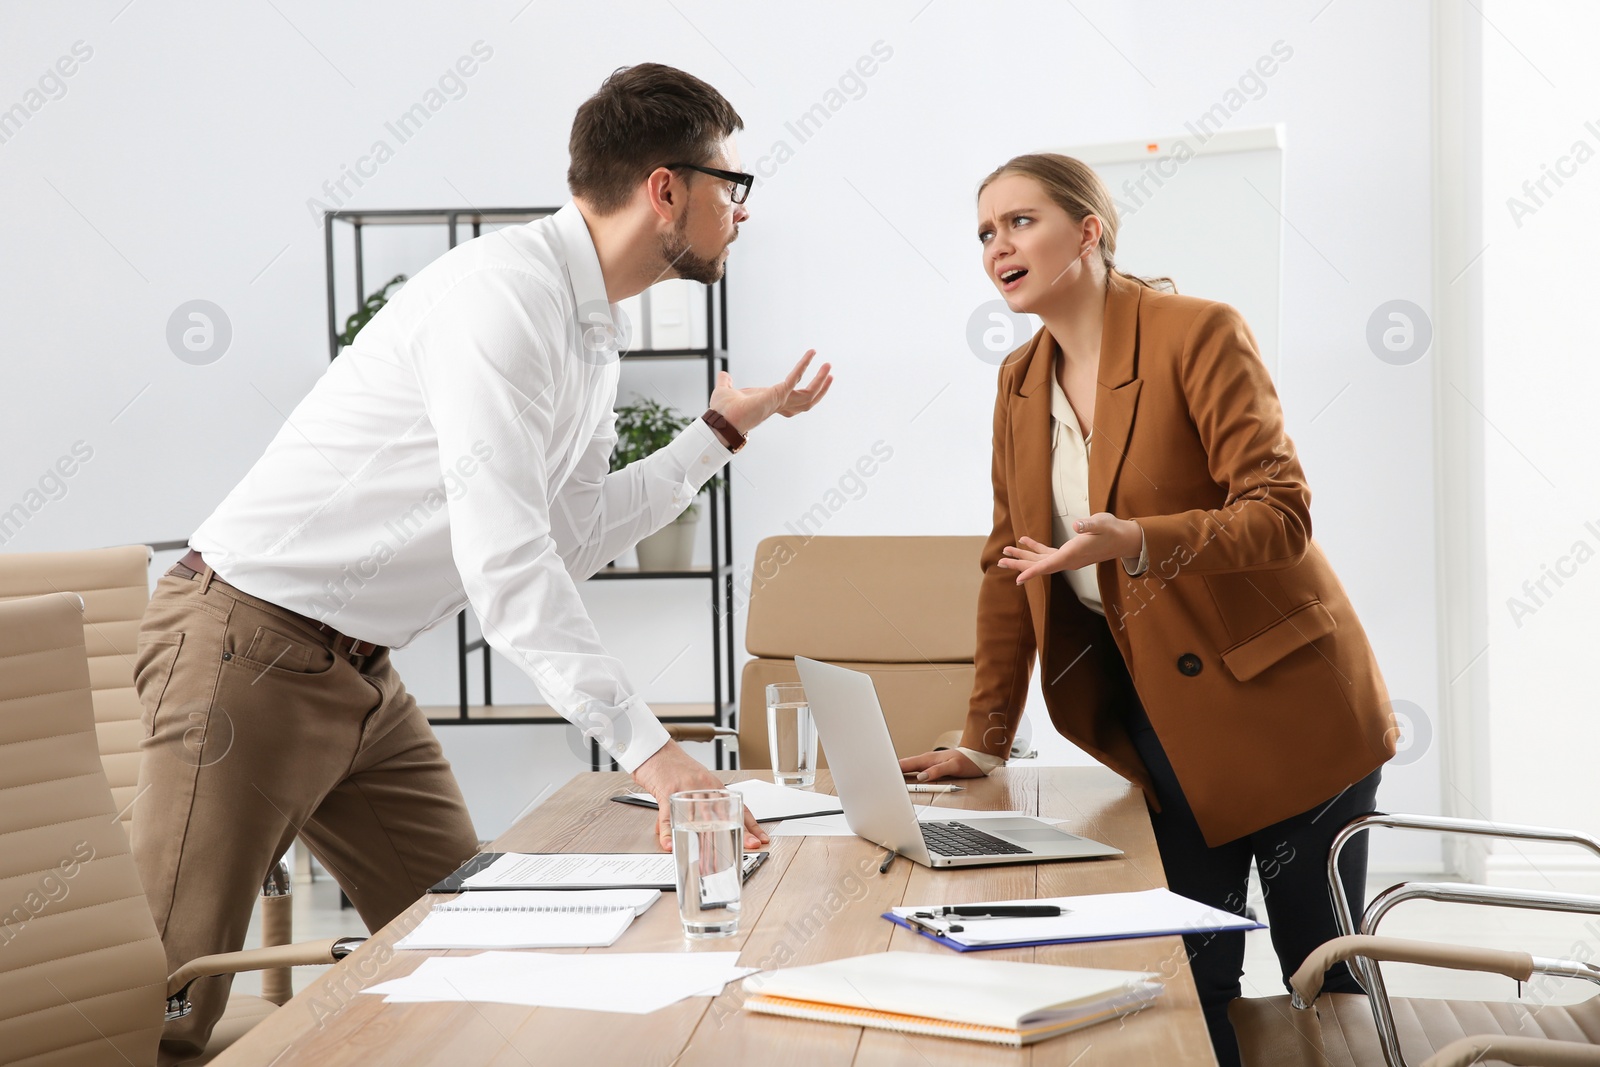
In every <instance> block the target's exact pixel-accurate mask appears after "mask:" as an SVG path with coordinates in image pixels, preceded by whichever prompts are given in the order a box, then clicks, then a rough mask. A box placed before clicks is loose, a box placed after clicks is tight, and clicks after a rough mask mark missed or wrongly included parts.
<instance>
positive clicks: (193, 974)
mask: <svg viewBox="0 0 1600 1067" xmlns="http://www.w3.org/2000/svg"><path fill="white" fill-rule="evenodd" d="M364 941H366V938H364V937H329V938H324V939H323V940H321V941H302V942H300V943H299V944H298V945H276V946H273V947H271V948H253V949H246V950H244V951H242V952H219V953H216V954H215V955H212V956H201V957H200V958H199V959H195V960H190V961H189V962H188V963H186V964H184V965H183V966H182V967H179V968H178V969H177V970H176V971H173V972H172V976H171V977H170V978H168V979H167V997H168V998H169V999H170V998H172V997H176V996H179V995H181V994H182V993H183V991H184V990H186V989H188V988H189V985H190V983H192V982H193V981H194V980H195V979H196V978H208V977H210V976H212V975H216V974H238V973H240V972H241V971H260V970H265V969H267V968H269V967H304V966H312V965H316V964H326V963H337V962H339V961H340V960H342V959H344V958H345V957H346V956H348V955H350V953H352V952H354V951H355V950H356V948H357V947H359V946H360V945H361V944H362V942H364Z"/></svg>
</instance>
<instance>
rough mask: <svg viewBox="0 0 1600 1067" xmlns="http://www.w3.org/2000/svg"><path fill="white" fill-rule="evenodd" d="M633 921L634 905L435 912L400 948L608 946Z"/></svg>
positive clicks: (424, 920) (423, 921)
mask: <svg viewBox="0 0 1600 1067" xmlns="http://www.w3.org/2000/svg"><path fill="white" fill-rule="evenodd" d="M632 922H633V909H632V908H614V909H611V910H609V911H585V912H570V911H501V910H498V909H497V910H489V911H437V910H435V911H431V912H429V913H428V914H427V915H425V916H423V918H422V921H421V922H419V923H418V924H417V926H416V929H414V930H412V931H411V932H410V933H409V934H407V935H406V936H404V937H402V938H401V939H400V940H399V941H396V942H395V945H394V947H395V948H399V949H423V948H428V949H448V948H483V949H493V948H604V947H606V946H607V945H611V944H614V943H615V942H616V940H617V938H619V937H621V936H622V931H624V930H626V929H627V928H628V925H629V924H630V923H632Z"/></svg>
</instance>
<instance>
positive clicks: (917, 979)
mask: <svg viewBox="0 0 1600 1067" xmlns="http://www.w3.org/2000/svg"><path fill="white" fill-rule="evenodd" d="M1163 988H1164V987H1163V986H1162V984H1161V982H1160V981H1158V980H1157V979H1156V976H1155V975H1153V974H1149V973H1146V972H1143V971H1109V970H1100V969H1096V968H1089V967H1055V966H1046V965H1044V964H1039V963H1014V962H1011V961H1009V960H979V959H973V958H971V957H966V956H934V955H929V954H928V953H926V952H880V953H874V954H870V955H866V956H855V957H851V958H849V959H842V960H832V961H830V962H828V963H818V964H814V965H812V966H809V967H790V968H785V969H783V970H778V971H771V972H768V973H765V974H759V975H754V976H752V977H750V978H746V979H745V981H744V989H745V993H746V996H745V1001H744V1006H745V1008H746V1009H748V1010H750V1011H757V1012H763V1013H766V1014H769V1015H786V1016H789V1017H790V1018H796V1019H811V1020H815V1021H817V1022H832V1023H844V1024H845V1025H847V1026H867V1027H872V1028H873V1029H878V1030H895V1031H898V1032H900V1033H906V1034H929V1035H932V1036H935V1037H956V1038H962V1039H964V1040H968V1041H984V1042H988V1043H990V1044H996V1045H1012V1046H1017V1047H1020V1046H1022V1045H1031V1044H1034V1043H1035V1042H1038V1041H1043V1040H1045V1039H1046V1038H1051V1037H1055V1036H1056V1035H1058V1034H1064V1033H1067V1032H1068V1031H1071V1030H1079V1029H1082V1028H1083V1027H1085V1026H1093V1025H1094V1024H1095V1023H1098V1022H1104V1021H1105V1020H1107V1019H1114V1018H1116V1017H1117V1016H1119V1015H1127V1014H1129V1013H1130V1012H1135V1011H1138V1010H1139V1009H1140V1008H1143V1007H1144V1006H1145V1005H1147V1004H1149V1003H1150V1002H1151V1001H1153V1000H1155V999H1156V998H1157V997H1159V996H1160V995H1161V993H1162V991H1163Z"/></svg>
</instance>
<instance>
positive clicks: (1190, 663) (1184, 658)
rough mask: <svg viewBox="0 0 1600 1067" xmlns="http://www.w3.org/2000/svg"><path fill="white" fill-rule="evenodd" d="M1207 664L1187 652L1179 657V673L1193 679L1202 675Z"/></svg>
mask: <svg viewBox="0 0 1600 1067" xmlns="http://www.w3.org/2000/svg"><path fill="white" fill-rule="evenodd" d="M1204 666H1205V664H1204V663H1201V662H1200V657H1199V656H1197V655H1195V654H1194V653H1193V652H1185V653H1184V654H1183V655H1181V656H1179V657H1178V672H1179V673H1180V674H1184V675H1187V676H1188V677H1190V678H1193V677H1194V676H1195V675H1197V674H1199V673H1200V670H1201V668H1202V667H1204Z"/></svg>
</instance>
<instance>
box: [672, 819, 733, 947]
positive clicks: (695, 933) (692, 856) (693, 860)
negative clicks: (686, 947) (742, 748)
mask: <svg viewBox="0 0 1600 1067" xmlns="http://www.w3.org/2000/svg"><path fill="white" fill-rule="evenodd" d="M667 803H668V805H669V810H670V812H671V816H672V858H673V860H674V861H676V863H677V867H678V916H679V918H681V919H682V920H683V932H684V933H685V934H686V935H687V936H689V937H690V938H708V937H727V936H728V935H730V934H734V933H737V932H738V930H739V896H740V893H741V892H742V890H743V888H744V797H743V796H742V795H740V794H739V793H736V792H734V791H733V790H731V789H691V790H689V791H688V792H684V793H674V794H672V796H671V797H670V798H669V799H668V801H667Z"/></svg>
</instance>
